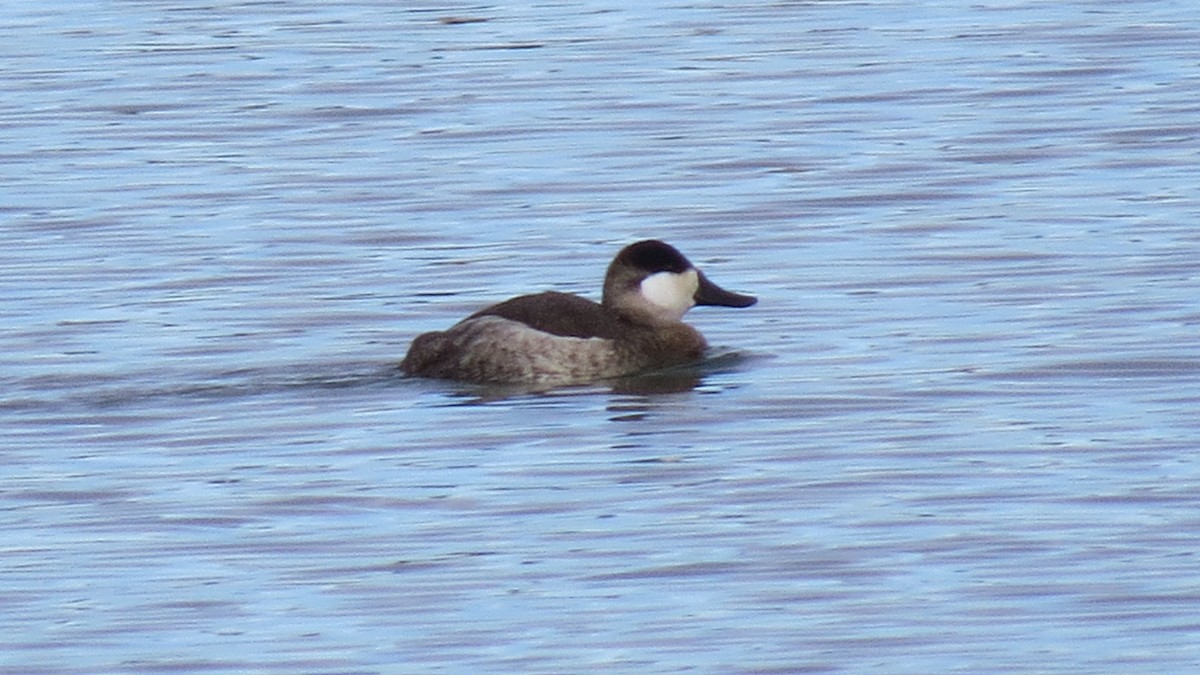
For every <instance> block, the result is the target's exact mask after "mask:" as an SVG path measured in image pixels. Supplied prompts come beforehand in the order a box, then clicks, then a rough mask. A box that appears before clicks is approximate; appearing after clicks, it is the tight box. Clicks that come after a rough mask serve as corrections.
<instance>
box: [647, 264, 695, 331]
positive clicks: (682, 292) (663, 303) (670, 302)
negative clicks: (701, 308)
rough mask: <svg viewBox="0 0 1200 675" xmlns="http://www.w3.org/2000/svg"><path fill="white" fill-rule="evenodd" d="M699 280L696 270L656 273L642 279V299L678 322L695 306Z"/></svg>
mask: <svg viewBox="0 0 1200 675" xmlns="http://www.w3.org/2000/svg"><path fill="white" fill-rule="evenodd" d="M699 288H700V279H699V276H698V275H697V274H696V270H688V271H686V272H684V273H682V274H675V273H674V272H657V273H655V274H651V275H650V276H648V277H646V278H645V279H642V285H641V290H642V297H644V298H646V299H647V300H649V301H650V302H652V303H654V304H655V305H658V306H659V307H662V308H663V310H664V312H665V313H666V314H667V315H669V316H671V318H672V319H673V320H676V321H678V320H679V319H681V318H683V315H684V314H685V313H687V311H688V310H689V309H691V308H692V307H693V306H695V304H696V290H697V289H699Z"/></svg>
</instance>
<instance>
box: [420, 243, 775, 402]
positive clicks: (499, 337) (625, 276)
mask: <svg viewBox="0 0 1200 675" xmlns="http://www.w3.org/2000/svg"><path fill="white" fill-rule="evenodd" d="M755 302H756V299H755V298H753V297H751V296H748V295H740V294H737V293H731V292H729V291H726V290H723V289H721V288H720V287H718V286H716V285H715V284H713V283H712V282H710V281H708V279H707V278H705V277H704V275H703V274H702V273H700V271H699V270H697V269H696V268H695V267H693V266H692V265H691V263H690V262H688V261H687V259H686V258H684V257H683V255H682V254H681V253H679V251H677V250H675V249H674V248H673V247H671V246H670V245H668V244H665V243H663V242H660V241H656V240H647V241H642V242H638V243H636V244H631V245H629V246H627V247H625V248H624V249H622V250H621V252H620V253H618V254H617V257H616V258H615V259H614V260H613V262H612V264H611V265H610V266H609V268H608V272H607V274H606V275H605V281H604V295H603V298H602V300H601V302H599V303H596V302H593V301H591V300H588V299H586V298H583V297H580V296H578V295H571V294H569V293H559V292H555V291H547V292H544V293H538V294H535V295H522V296H519V297H516V298H512V299H511V300H506V301H504V302H501V303H499V304H496V305H492V306H490V307H487V308H485V309H482V310H480V311H478V312H476V313H474V314H472V315H471V316H468V317H467V318H465V319H463V320H462V321H460V322H458V323H457V324H455V325H454V326H452V327H450V328H449V329H447V330H445V331H435V332H431V333H425V334H422V335H419V336H418V337H417V338H416V339H415V340H413V343H412V346H410V347H409V350H408V354H407V355H406V356H405V357H404V360H403V361H402V362H401V364H400V369H401V370H402V371H404V372H405V373H407V374H409V375H416V376H422V377H437V378H445V379H453V380H464V381H471V382H485V383H529V384H559V383H563V384H565V383H577V382H586V381H591V380H599V379H607V378H613V377H620V376H624V375H631V374H634V373H637V372H641V371H645V370H653V369H658V368H666V367H669V366H674V365H680V364H684V363H688V362H694V361H698V360H700V359H701V358H702V357H703V355H704V351H705V349H706V348H707V346H708V345H707V342H706V341H705V340H704V336H702V335H701V334H700V332H699V331H697V330H696V329H695V328H693V327H691V326H689V325H687V324H685V323H683V321H682V320H681V319H682V317H683V314H684V313H685V312H687V310H688V309H690V308H691V307H692V306H694V305H696V304H711V305H724V306H729V307H748V306H750V305H752V304H754V303H755Z"/></svg>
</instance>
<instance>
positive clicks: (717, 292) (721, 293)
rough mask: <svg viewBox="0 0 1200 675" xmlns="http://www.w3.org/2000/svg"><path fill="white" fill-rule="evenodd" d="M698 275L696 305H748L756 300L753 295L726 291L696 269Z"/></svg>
mask: <svg viewBox="0 0 1200 675" xmlns="http://www.w3.org/2000/svg"><path fill="white" fill-rule="evenodd" d="M697 272H698V274H699V276H700V287H699V288H698V289H696V296H695V299H696V304H697V305H719V306H721V307H749V306H750V305H753V304H754V303H756V302H758V298H756V297H754V296H753V295H742V294H741V293H734V292H733V291H727V290H725V289H724V288H721V287H720V286H718V285H716V284H714V283H713V282H711V281H709V280H708V277H706V276H704V273H703V272H699V271H697Z"/></svg>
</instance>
